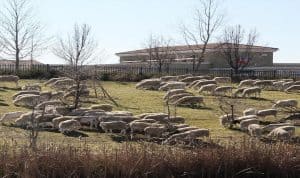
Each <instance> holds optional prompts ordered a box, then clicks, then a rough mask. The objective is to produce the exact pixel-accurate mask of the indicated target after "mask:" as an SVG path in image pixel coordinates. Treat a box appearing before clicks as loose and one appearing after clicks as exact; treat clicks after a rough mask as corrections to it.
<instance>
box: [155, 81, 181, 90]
mask: <svg viewBox="0 0 300 178" xmlns="http://www.w3.org/2000/svg"><path fill="white" fill-rule="evenodd" d="M185 86H186V84H185V83H184V82H168V83H166V84H164V85H163V86H161V87H159V89H158V90H160V91H168V90H172V89H184V88H185Z"/></svg>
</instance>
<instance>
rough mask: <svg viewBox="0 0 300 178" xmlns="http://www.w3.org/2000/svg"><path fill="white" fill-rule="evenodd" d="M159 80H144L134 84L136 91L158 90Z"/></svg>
mask: <svg viewBox="0 0 300 178" xmlns="http://www.w3.org/2000/svg"><path fill="white" fill-rule="evenodd" d="M161 82H162V81H161V80H160V79H145V80H142V81H140V82H139V83H137V84H136V86H135V88H136V89H145V90H158V88H159V87H160V83H161Z"/></svg>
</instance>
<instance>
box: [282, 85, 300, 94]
mask: <svg viewBox="0 0 300 178" xmlns="http://www.w3.org/2000/svg"><path fill="white" fill-rule="evenodd" d="M284 91H285V92H299V91H300V85H292V86H290V87H288V88H287V89H285V90H284Z"/></svg>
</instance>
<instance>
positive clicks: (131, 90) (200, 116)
mask: <svg viewBox="0 0 300 178" xmlns="http://www.w3.org/2000/svg"><path fill="white" fill-rule="evenodd" d="M39 82H41V83H42V82H44V81H37V80H21V81H20V86H23V85H25V84H26V83H39ZM103 86H104V87H105V88H106V89H107V91H108V92H109V93H110V95H111V96H112V97H113V98H114V99H115V100H116V101H117V103H118V104H119V105H120V106H119V107H116V108H115V110H127V111H131V112H133V113H134V114H140V113H145V112H166V106H165V105H164V103H163V100H162V97H163V96H164V94H165V92H160V91H146V90H145V91H144V90H136V89H135V83H120V82H103ZM1 87H2V88H1V89H0V99H1V100H0V101H1V102H0V114H1V115H2V114H3V113H6V112H11V111H20V110H27V109H25V108H20V107H16V106H14V105H13V104H12V95H13V94H14V93H16V92H17V91H18V90H17V89H15V88H14V84H2V86H1ZM46 90H49V88H43V91H46ZM91 93H92V92H91ZM195 94H197V93H195ZM197 95H199V94H197ZM261 96H262V99H237V100H236V108H235V109H236V111H237V112H239V114H240V113H241V111H242V110H243V109H245V108H249V107H255V108H258V109H266V108H270V107H271V106H272V105H273V104H272V101H276V100H279V99H291V98H293V99H297V100H298V101H299V102H300V95H299V94H286V93H283V92H276V91H263V93H262V95H261ZM108 102H109V101H108V100H106V99H101V97H99V98H97V99H96V98H93V97H92V98H89V102H87V103H84V106H88V105H91V104H96V103H108ZM205 103H206V108H204V109H191V108H181V107H179V108H177V115H180V116H183V117H184V118H186V122H187V123H188V124H190V125H192V126H197V127H200V128H208V129H210V131H211V137H212V138H213V139H225V140H226V139H236V138H241V137H244V136H246V134H244V133H241V132H239V131H233V130H229V129H225V128H223V127H222V126H221V125H220V124H219V120H218V116H220V115H223V114H224V113H222V112H221V111H220V109H219V107H218V101H217V99H216V98H215V97H213V96H205ZM171 110H172V111H173V108H171ZM284 115H286V113H280V114H279V117H278V118H281V117H282V116H284ZM268 119H272V118H268ZM26 133H27V132H26V131H25V130H22V129H18V128H13V127H7V126H0V134H1V135H0V136H1V138H2V139H0V143H1V141H2V142H7V143H9V144H23V143H26V141H27V140H26V139H27V137H26ZM85 133H86V134H87V135H88V136H89V137H86V138H84V139H82V140H81V141H79V139H78V138H72V137H66V136H64V135H62V134H60V133H54V132H41V133H40V135H39V143H55V144H63V145H69V144H71V145H76V146H80V145H82V144H89V145H90V146H92V147H98V146H99V145H101V144H103V143H107V144H112V143H113V144H118V143H116V142H112V138H111V135H109V134H103V133H95V132H85ZM296 134H297V135H300V129H299V128H297V131H296Z"/></svg>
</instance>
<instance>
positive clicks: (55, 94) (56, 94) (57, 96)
mask: <svg viewBox="0 0 300 178" xmlns="http://www.w3.org/2000/svg"><path fill="white" fill-rule="evenodd" d="M63 96H64V92H63V91H57V92H52V94H51V99H52V100H59V99H62V97H63Z"/></svg>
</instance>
